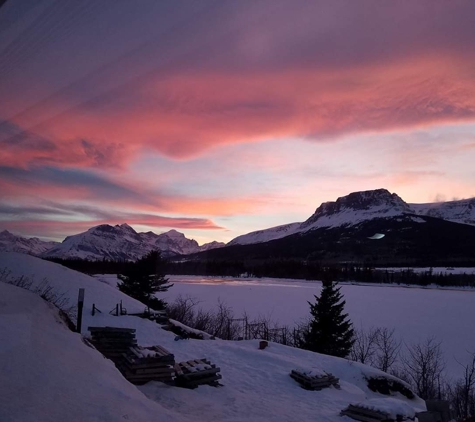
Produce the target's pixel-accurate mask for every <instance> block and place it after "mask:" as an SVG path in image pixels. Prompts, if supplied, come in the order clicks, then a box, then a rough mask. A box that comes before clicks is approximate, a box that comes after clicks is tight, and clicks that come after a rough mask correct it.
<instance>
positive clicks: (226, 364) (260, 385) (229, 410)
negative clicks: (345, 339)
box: [0, 253, 425, 422]
mask: <svg viewBox="0 0 475 422" xmlns="http://www.w3.org/2000/svg"><path fill="white" fill-rule="evenodd" d="M1 267H6V268H9V269H11V271H12V275H15V276H19V275H25V276H30V275H32V274H34V275H35V280H40V279H42V278H44V277H47V278H48V279H50V281H51V283H52V284H53V285H54V286H55V287H57V288H58V289H60V290H62V291H65V292H67V294H68V295H69V297H70V299H71V300H75V299H76V298H77V288H78V287H85V288H86V294H85V297H86V303H85V307H84V317H83V327H84V328H83V333H85V334H86V333H87V327H88V326H91V325H93V326H113V327H128V328H135V329H136V336H137V340H138V343H139V344H140V345H141V346H144V347H146V346H153V345H161V346H162V347H165V348H166V349H168V350H169V351H170V352H172V353H173V354H174V355H175V359H176V361H178V362H179V361H185V360H190V359H200V358H207V359H209V360H210V361H211V362H212V363H214V364H216V365H217V366H218V367H219V368H220V369H221V374H222V377H223V378H222V380H221V383H222V384H223V385H224V386H223V387H219V388H214V387H210V386H200V387H198V388H197V389H195V390H188V389H181V388H177V387H173V386H169V385H165V384H162V383H159V382H150V383H148V384H146V385H144V386H140V387H138V388H136V387H134V386H132V385H131V384H129V383H128V382H127V381H125V379H123V378H122V377H121V376H120V374H119V372H118V371H117V370H116V369H115V368H114V366H113V365H112V364H111V362H109V361H108V360H106V359H104V358H103V357H102V355H100V354H99V353H98V352H97V351H95V350H93V349H91V348H89V347H87V346H86V345H85V344H83V343H82V342H81V339H80V337H79V336H78V335H77V334H75V333H71V332H70V331H68V330H67V329H66V328H65V327H64V326H63V325H62V324H60V323H59V322H58V320H57V319H55V317H54V316H53V315H54V311H53V310H52V309H51V308H50V306H49V305H47V304H46V303H44V302H43V301H42V300H41V299H40V298H39V297H37V296H35V295H34V294H33V293H31V292H27V291H23V290H20V289H19V288H16V287H13V286H9V285H4V284H3V283H0V289H1V290H0V293H1V295H0V330H1V333H0V335H1V338H2V342H1V343H0V354H1V357H2V359H1V361H0V378H1V379H2V383H1V384H0V393H1V394H0V420H1V421H2V422H3V421H8V422H25V421H27V422H28V421H32V422H33V421H35V422H50V421H51V422H53V421H58V420H68V421H86V422H89V421H91V422H92V421H94V422H96V421H101V422H102V421H105V422H109V421H111V422H112V421H119V420H132V421H135V422H141V421H144V422H145V421H147V422H155V421H174V420H176V421H191V420H193V421H224V420H225V421H234V422H238V421H246V422H248V421H269V420H272V421H294V420H295V415H296V412H298V415H299V420H302V421H313V420H318V421H328V422H333V421H334V422H339V421H341V420H342V419H341V417H340V416H339V412H340V411H341V410H342V409H343V408H345V407H346V406H348V404H349V403H355V402H364V401H366V400H369V399H374V398H379V399H383V400H384V401H387V405H388V406H391V403H393V401H392V400H391V399H394V400H395V402H394V403H393V405H394V407H396V406H397V407H398V408H399V407H400V406H401V405H400V402H402V403H407V404H408V405H409V406H411V408H413V409H414V410H417V411H419V410H425V404H424V402H423V401H422V400H420V399H415V400H408V399H405V398H403V397H400V396H394V397H392V398H391V397H385V396H382V395H380V394H378V393H373V392H371V391H370V390H369V389H368V388H367V385H366V381H365V377H368V376H382V375H385V376H387V375H386V374H383V373H382V372H381V371H378V370H376V369H374V368H371V367H368V366H366V365H362V364H359V363H355V362H350V361H348V360H346V359H340V358H335V357H331V356H325V355H319V354H317V353H312V352H309V351H305V350H301V349H295V348H291V347H287V346H283V345H279V344H275V343H270V344H269V346H268V347H267V348H266V349H265V350H259V348H258V345H259V340H250V341H236V342H233V341H223V340H219V339H217V340H214V341H203V340H192V339H190V340H182V341H174V338H175V335H174V334H173V333H171V332H168V331H165V330H163V329H162V328H161V327H160V326H159V325H158V324H156V323H154V322H152V321H149V320H146V319H141V318H138V317H133V316H120V317H116V316H112V315H110V314H109V313H108V312H107V310H108V309H109V308H111V306H110V305H111V304H112V303H113V302H116V301H117V300H120V299H122V301H123V303H124V306H126V307H128V308H130V309H131V310H140V309H141V308H143V305H142V304H140V302H137V301H135V300H134V299H130V298H128V297H127V296H125V295H124V294H122V293H121V292H119V291H118V290H115V289H114V288H113V287H111V286H109V285H107V284H105V283H101V282H99V281H98V280H97V279H94V278H92V277H88V276H86V275H84V274H80V273H78V272H75V271H72V270H69V269H66V268H64V267H61V266H59V265H57V264H54V263H51V262H46V261H42V260H40V259H39V258H34V257H31V256H28V255H23V254H14V253H0V268H1ZM172 289H173V288H172ZM92 303H95V304H96V305H97V306H98V307H99V308H102V309H103V313H101V314H96V315H95V316H92V315H91V312H90V311H91V306H92ZM293 368H302V369H306V370H309V371H312V370H316V371H321V370H325V371H328V372H331V373H332V374H334V375H335V376H336V377H338V378H340V385H341V390H337V389H335V388H328V389H324V390H321V391H306V390H304V389H302V388H300V387H299V386H298V384H297V383H296V382H295V381H294V380H293V379H291V378H290V376H289V373H290V371H291V370H292V369H293ZM3 380H7V383H5V382H3ZM142 393H143V394H144V395H142ZM145 396H146V397H148V398H149V399H150V400H147V398H146V397H145ZM2 412H3V413H2ZM124 415H126V416H127V417H126V416H124Z"/></svg>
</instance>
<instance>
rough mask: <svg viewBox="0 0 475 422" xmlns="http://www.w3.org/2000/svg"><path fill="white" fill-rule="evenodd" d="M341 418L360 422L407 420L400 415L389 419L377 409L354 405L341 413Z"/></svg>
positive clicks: (385, 413)
mask: <svg viewBox="0 0 475 422" xmlns="http://www.w3.org/2000/svg"><path fill="white" fill-rule="evenodd" d="M340 414H341V415H342V416H349V417H350V418H352V419H354V420H357V421H361V422H399V421H407V420H408V418H407V417H405V416H402V415H397V416H396V419H394V418H393V417H391V415H390V414H389V413H388V412H384V411H382V410H377V409H368V408H367V407H363V406H358V405H354V404H350V405H348V407H347V408H346V409H344V410H342V411H341V413H340Z"/></svg>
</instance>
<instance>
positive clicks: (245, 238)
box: [228, 223, 302, 246]
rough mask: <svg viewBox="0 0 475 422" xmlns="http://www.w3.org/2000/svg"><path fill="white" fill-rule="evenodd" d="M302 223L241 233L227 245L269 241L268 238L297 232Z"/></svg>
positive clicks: (272, 238)
mask: <svg viewBox="0 0 475 422" xmlns="http://www.w3.org/2000/svg"><path fill="white" fill-rule="evenodd" d="M300 224H302V223H291V224H284V225H282V226H276V227H272V228H270V229H265V230H258V231H255V232H251V233H247V234H243V235H242V236H238V237H236V238H234V239H233V240H231V241H230V242H229V243H228V246H232V245H249V244H252V243H262V242H269V241H270V240H274V239H280V238H282V237H286V236H290V235H291V234H294V233H297V232H298V231H299V228H300Z"/></svg>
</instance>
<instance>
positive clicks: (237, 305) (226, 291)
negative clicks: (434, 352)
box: [164, 276, 475, 375]
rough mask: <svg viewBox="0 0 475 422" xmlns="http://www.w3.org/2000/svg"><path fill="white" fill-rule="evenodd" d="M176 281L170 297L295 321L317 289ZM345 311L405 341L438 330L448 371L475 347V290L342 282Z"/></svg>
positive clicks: (275, 282) (301, 284) (263, 282)
mask: <svg viewBox="0 0 475 422" xmlns="http://www.w3.org/2000/svg"><path fill="white" fill-rule="evenodd" d="M169 278H170V281H171V282H173V283H175V285H174V286H173V287H172V288H171V289H170V290H169V291H168V292H167V293H165V294H164V297H165V298H166V299H167V300H168V301H173V300H174V299H175V298H176V297H177V296H179V295H189V296H192V297H195V298H197V299H198V300H199V301H200V304H199V307H202V308H205V309H213V308H214V307H215V306H216V304H217V302H218V299H221V300H222V301H224V302H225V303H227V304H228V305H230V306H231V307H232V308H233V310H234V313H235V316H236V317H239V316H241V315H242V313H243V312H244V311H246V312H247V314H248V315H249V316H250V317H257V316H259V315H265V316H270V317H271V319H272V320H274V321H278V322H279V323H280V324H285V325H294V324H295V323H296V322H298V321H299V320H301V319H302V318H305V317H307V316H308V314H309V306H308V304H307V301H313V300H314V297H313V295H318V294H319V293H320V290H321V283H320V282H317V281H312V282H310V281H303V280H280V279H268V278H267V279H265V278H263V279H257V278H254V279H239V278H237V279H233V278H220V277H201V276H170V277H169ZM341 292H342V293H343V294H344V296H345V300H346V312H348V313H349V315H350V318H351V320H352V322H353V324H354V325H355V327H356V328H361V327H363V328H369V327H372V326H375V327H388V328H395V329H396V333H397V335H398V336H399V337H400V338H402V339H403V340H404V341H405V342H406V343H408V344H411V343H413V342H416V341H421V340H424V339H426V338H427V337H428V336H434V337H436V338H437V339H438V340H439V341H441V342H442V350H443V352H444V357H445V359H446V360H447V373H448V374H456V375H461V372H462V370H461V367H460V365H459V364H458V363H457V362H456V360H455V359H457V360H458V361H459V362H465V361H466V360H467V358H468V354H467V351H475V324H474V323H475V291H473V290H466V291H457V290H441V289H435V288H416V287H410V288H405V287H396V286H394V287H390V286H380V285H369V286H368V285H348V284H345V285H342V289H341Z"/></svg>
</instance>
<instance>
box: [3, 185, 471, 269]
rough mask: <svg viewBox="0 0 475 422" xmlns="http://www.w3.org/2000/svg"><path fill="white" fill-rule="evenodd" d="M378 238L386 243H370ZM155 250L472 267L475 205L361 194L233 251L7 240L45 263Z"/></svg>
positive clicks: (119, 235)
mask: <svg viewBox="0 0 475 422" xmlns="http://www.w3.org/2000/svg"><path fill="white" fill-rule="evenodd" d="M375 233H381V234H385V237H384V238H383V239H380V240H377V241H374V240H368V237H371V236H372V235H374V234H375ZM472 243H473V245H472ZM464 247H466V248H468V249H464ZM470 248H471V249H470ZM153 249H159V250H160V251H162V254H163V255H164V256H165V257H167V258H170V257H180V256H191V257H193V258H194V259H268V258H275V257H279V258H289V257H293V258H303V259H309V258H310V259H312V258H313V259H327V260H338V261H341V260H350V261H351V260H360V259H368V258H369V259H373V260H374V259H375V257H379V258H378V259H383V260H391V259H392V258H397V259H398V260H399V261H401V260H403V261H404V262H406V261H407V262H409V261H411V259H412V260H413V259H429V258H430V257H432V258H434V257H435V256H436V255H437V256H439V255H440V257H442V256H443V255H442V254H444V253H445V254H448V255H447V256H448V257H449V258H451V260H452V261H453V260H454V259H455V260H467V259H468V260H471V259H472V258H474V257H473V254H474V252H473V251H475V198H472V199H464V200H459V201H450V202H441V203H429V204H408V203H406V202H404V201H403V200H402V199H401V198H400V197H399V196H398V195H397V194H395V193H390V192H389V191H387V190H386V189H376V190H371V191H363V192H354V193H350V194H349V195H347V196H343V197H341V198H338V199H337V200H336V201H332V202H325V203H323V204H321V205H320V206H319V207H318V208H317V209H316V211H315V213H314V214H313V215H311V216H310V217H309V218H308V219H307V220H306V221H304V222H301V223H290V224H285V225H281V226H277V227H272V228H269V229H265V230H259V231H255V232H251V233H248V234H245V235H242V236H238V237H236V238H235V239H233V240H231V241H230V242H229V243H228V244H227V245H225V244H224V243H221V242H210V243H207V244H204V245H201V246H200V245H198V243H197V242H196V241H195V240H193V239H188V238H186V237H185V235H184V234H183V233H180V232H178V231H176V230H170V231H168V232H165V233H162V234H155V233H153V232H151V231H149V232H146V233H138V232H136V231H135V230H134V229H133V228H132V227H130V226H129V225H128V224H121V225H115V226H111V225H108V224H102V225H99V226H95V227H92V228H90V229H89V230H87V231H86V232H83V233H79V234H76V235H73V236H68V237H67V238H66V239H64V241H63V242H61V243H57V242H44V241H41V240H39V239H37V238H31V239H26V238H23V237H20V236H15V235H13V234H11V233H9V232H8V231H6V230H5V231H3V232H1V233H0V250H3V251H15V252H24V253H29V254H32V255H37V256H41V257H45V258H53V257H54V258H82V259H92V260H96V259H103V258H108V259H125V260H136V259H137V258H140V257H141V256H143V255H144V254H146V253H147V252H149V251H151V250H153ZM437 251H439V252H437ZM411 254H412V255H411ZM474 259H475V258H474Z"/></svg>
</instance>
